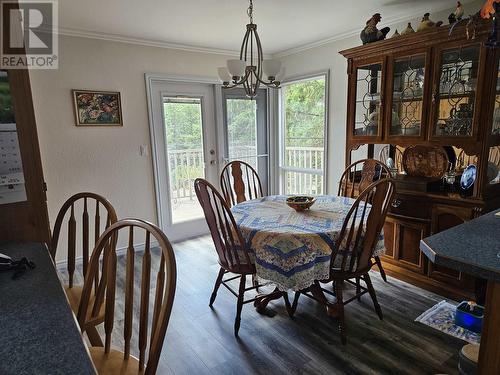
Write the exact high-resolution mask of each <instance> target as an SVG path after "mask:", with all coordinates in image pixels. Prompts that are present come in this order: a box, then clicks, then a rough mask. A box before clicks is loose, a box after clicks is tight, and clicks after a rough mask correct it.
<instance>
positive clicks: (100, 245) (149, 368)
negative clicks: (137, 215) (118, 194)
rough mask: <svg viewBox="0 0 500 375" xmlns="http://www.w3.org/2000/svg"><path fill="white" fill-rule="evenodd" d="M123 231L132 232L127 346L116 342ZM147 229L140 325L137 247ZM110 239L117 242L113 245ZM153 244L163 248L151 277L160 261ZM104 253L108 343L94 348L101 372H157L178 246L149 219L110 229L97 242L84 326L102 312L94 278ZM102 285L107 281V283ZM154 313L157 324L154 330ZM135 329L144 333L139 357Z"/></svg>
mask: <svg viewBox="0 0 500 375" xmlns="http://www.w3.org/2000/svg"><path fill="white" fill-rule="evenodd" d="M120 231H123V232H126V234H127V236H128V245H127V251H126V255H125V257H126V258H125V280H123V284H124V289H125V291H124V293H125V299H124V304H123V309H124V319H123V343H124V350H123V352H122V351H120V350H117V349H112V348H111V337H112V333H113V328H114V319H115V296H116V285H117V280H116V277H117V254H116V238H118V234H119V232H120ZM141 234H143V235H144V238H145V245H144V251H140V253H141V254H142V261H141V265H140V269H141V271H140V272H141V275H140V278H139V279H138V281H137V283H140V296H139V298H138V300H139V306H138V312H139V314H140V316H139V321H138V323H137V325H136V326H134V324H133V316H134V311H137V309H134V292H137V290H135V288H134V286H135V285H136V281H135V276H136V275H135V271H136V268H137V269H139V264H137V266H136V261H137V259H136V258H138V257H140V256H141V255H140V254H139V251H137V252H136V249H135V248H134V238H135V237H136V236H138V235H141ZM153 241H154V242H153ZM110 243H112V244H113V245H112V246H109V244H110ZM156 243H157V244H156ZM153 244H154V245H153ZM151 246H155V247H158V248H159V249H160V252H161V254H160V256H159V265H158V272H157V274H156V281H155V280H154V279H153V280H151V274H152V271H153V267H155V264H156V262H153V260H154V258H153V257H152V249H151ZM102 256H103V257H104V259H105V260H104V263H105V264H106V266H107V268H106V269H107V272H106V274H105V275H104V276H101V277H100V280H99V286H98V291H99V293H102V292H103V291H104V293H105V296H106V303H105V306H104V331H105V343H104V347H91V348H90V355H91V358H92V361H93V362H94V365H95V367H96V369H97V372H98V373H99V374H121V375H125V374H127V375H128V374H155V373H156V369H157V367H158V361H159V358H160V354H161V349H162V346H163V341H164V339H165V334H166V331H167V326H168V321H169V319H170V313H171V311H172V305H173V302H174V294H175V286H176V262H175V255H174V251H173V250H172V246H171V244H170V242H169V240H168V239H167V237H166V236H165V234H164V233H163V232H162V231H161V230H160V229H159V228H158V227H157V226H155V225H154V224H151V223H148V222H146V221H143V220H138V219H124V220H120V221H118V222H116V223H115V224H113V225H111V226H110V227H109V228H108V229H106V231H104V233H103V234H102V236H101V237H100V238H99V240H98V241H97V244H96V246H95V248H94V251H93V253H92V257H91V259H90V263H89V265H88V275H87V277H86V278H85V284H84V286H83V291H82V298H81V302H80V306H79V309H78V316H77V317H78V323H79V324H80V328H81V329H82V331H83V330H84V327H86V326H87V325H88V324H89V323H91V322H92V321H93V320H94V319H96V318H97V313H96V312H97V311H98V310H99V309H100V306H99V305H98V304H97V303H96V302H94V301H93V299H92V298H91V294H92V289H93V279H94V278H95V277H96V275H97V272H98V269H99V262H100V259H101V257H102ZM153 275H154V273H153ZM152 282H153V283H155V286H154V287H151V283H152ZM120 284H121V283H120ZM102 285H104V288H103V287H102ZM151 293H154V300H153V301H152V302H153V306H152V307H153V308H152V310H151V311H150V294H151ZM136 307H137V306H136ZM150 317H151V329H150V330H149V320H150ZM134 327H138V330H137V329H134ZM133 331H136V333H138V353H139V355H138V358H136V357H134V356H132V355H131V338H132V333H133ZM148 332H150V336H151V337H150V339H149V340H148ZM120 341H121V340H120ZM147 349H148V350H147ZM146 353H147V355H146Z"/></svg>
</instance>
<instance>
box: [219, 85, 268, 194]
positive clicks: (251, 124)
mask: <svg viewBox="0 0 500 375" xmlns="http://www.w3.org/2000/svg"><path fill="white" fill-rule="evenodd" d="M222 107H223V116H224V127H223V130H222V133H223V140H221V142H222V143H223V159H224V162H225V163H228V162H231V161H233V160H241V161H244V162H246V163H248V164H250V165H251V166H252V167H254V168H255V170H256V171H257V173H258V174H259V178H260V181H261V184H262V190H263V194H264V195H267V192H268V180H269V178H268V174H269V153H268V149H269V144H268V139H269V134H268V121H267V117H268V116H267V90H265V89H261V90H259V92H258V94H257V96H256V97H255V98H252V99H250V98H248V97H247V96H246V94H245V91H244V90H243V89H231V90H223V91H222Z"/></svg>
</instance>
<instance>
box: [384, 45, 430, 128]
mask: <svg viewBox="0 0 500 375" xmlns="http://www.w3.org/2000/svg"><path fill="white" fill-rule="evenodd" d="M424 76H425V55H416V56H410V57H405V58H402V59H397V60H396V61H395V62H394V77H393V78H394V81H393V88H392V114H391V128H390V135H403V136H419V135H420V129H421V121H422V97H423V91H424Z"/></svg>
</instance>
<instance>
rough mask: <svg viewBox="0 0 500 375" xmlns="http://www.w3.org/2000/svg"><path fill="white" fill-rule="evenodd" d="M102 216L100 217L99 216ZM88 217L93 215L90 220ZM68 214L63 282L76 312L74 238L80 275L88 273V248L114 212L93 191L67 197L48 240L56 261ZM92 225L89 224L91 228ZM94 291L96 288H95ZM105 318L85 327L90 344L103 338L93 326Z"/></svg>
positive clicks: (113, 217) (113, 220) (78, 292)
mask: <svg viewBox="0 0 500 375" xmlns="http://www.w3.org/2000/svg"><path fill="white" fill-rule="evenodd" d="M80 211H81V226H82V229H81V232H80V231H77V220H78V221H80V220H79V216H80V214H79V213H77V212H80ZM101 215H102V217H101ZM91 216H93V218H92V220H91ZM65 217H68V224H67V225H68V234H67V238H68V243H67V247H66V249H65V250H66V251H67V255H66V257H67V272H68V284H66V285H64V291H65V292H66V296H67V297H68V301H69V304H70V306H71V309H72V310H73V312H74V313H75V314H76V313H77V312H78V305H79V304H80V297H81V294H82V286H81V285H75V283H74V278H75V269H76V256H77V247H78V245H77V237H78V234H80V236H81V254H82V267H83V275H84V278H85V275H86V274H87V269H88V263H89V256H90V251H91V250H92V249H93V248H94V245H95V244H96V243H97V240H98V239H99V237H100V235H101V233H102V232H103V231H104V230H105V229H106V228H108V227H109V226H110V225H112V224H114V223H116V221H117V217H116V212H115V209H114V208H113V206H112V205H111V203H109V201H108V200H107V199H106V198H104V197H102V196H100V195H98V194H95V193H89V192H84V193H78V194H75V195H73V196H72V197H70V198H69V199H68V200H67V201H66V202H64V204H63V205H62V207H61V209H60V210H59V213H58V214H57V218H56V222H55V225H54V231H53V232H52V239H51V243H50V253H51V256H52V258H53V259H54V260H55V257H56V253H57V251H58V247H59V237H60V234H61V229H62V226H63V220H64V219H65ZM91 226H92V227H91ZM94 291H96V290H94ZM103 321H104V311H101V314H100V315H99V316H98V317H97V319H95V321H94V322H93V324H92V325H89V326H87V327H86V329H85V331H86V332H87V335H88V337H89V340H90V342H91V344H92V345H102V341H101V339H100V337H99V334H98V333H97V330H96V329H95V326H96V325H99V324H101V323H102V322H103Z"/></svg>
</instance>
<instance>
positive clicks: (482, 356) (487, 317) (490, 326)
mask: <svg viewBox="0 0 500 375" xmlns="http://www.w3.org/2000/svg"><path fill="white" fill-rule="evenodd" d="M485 309H486V310H485V312H484V322H483V330H482V333H481V345H480V347H479V368H478V374H480V375H489V374H492V375H497V374H500V283H495V282H493V281H488V288H487V291H486V304H485Z"/></svg>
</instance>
